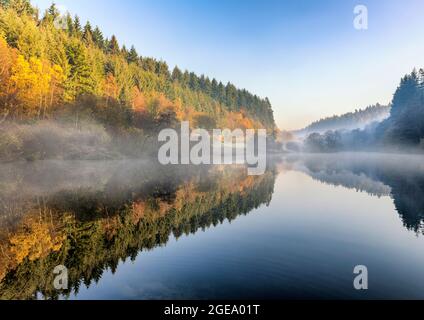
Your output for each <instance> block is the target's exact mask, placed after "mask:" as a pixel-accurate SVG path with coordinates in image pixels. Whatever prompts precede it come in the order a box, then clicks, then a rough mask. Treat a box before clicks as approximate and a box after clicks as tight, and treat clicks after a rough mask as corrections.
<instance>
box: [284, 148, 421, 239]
mask: <svg viewBox="0 0 424 320" xmlns="http://www.w3.org/2000/svg"><path fill="white" fill-rule="evenodd" d="M286 163H289V164H291V165H292V166H293V169H295V170H299V171H302V172H304V173H306V174H308V175H309V176H311V177H312V178H314V179H316V180H318V181H321V182H324V183H328V184H331V185H336V186H339V185H340V186H343V187H345V188H349V189H355V190H356V191H364V192H366V193H368V194H370V195H373V196H378V197H382V196H390V197H391V198H392V199H393V201H394V205H395V208H396V210H397V212H398V213H399V215H400V217H401V219H402V221H403V223H404V225H405V227H406V228H407V229H408V230H412V231H415V232H420V233H423V232H424V229H423V221H424V158H423V157H422V156H420V155H391V154H387V155H381V154H372V153H371V154H369V153H367V154H361V153H347V154H339V155H307V156H302V157H288V158H286Z"/></svg>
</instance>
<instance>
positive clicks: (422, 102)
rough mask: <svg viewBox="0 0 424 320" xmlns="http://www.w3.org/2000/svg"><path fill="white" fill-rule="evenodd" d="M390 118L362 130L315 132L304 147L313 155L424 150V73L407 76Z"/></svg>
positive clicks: (422, 71)
mask: <svg viewBox="0 0 424 320" xmlns="http://www.w3.org/2000/svg"><path fill="white" fill-rule="evenodd" d="M391 106H392V107H391V110H390V115H389V117H388V118H387V119H386V120H384V121H382V122H380V123H374V124H373V125H369V126H368V127H366V128H365V129H363V130H360V129H356V130H352V131H344V132H342V131H337V130H335V131H328V132H326V133H324V134H320V133H313V134H311V135H309V136H308V137H307V138H306V140H305V147H306V149H307V150H308V151H313V152H336V151H343V150H393V151H399V150H401V151H413V152H422V151H423V150H424V70H423V69H420V70H419V71H416V70H414V71H413V72H412V73H411V74H408V75H406V76H404V77H403V78H402V79H401V81H400V85H399V87H398V88H397V90H396V92H395V94H394V96H393V101H392V104H391Z"/></svg>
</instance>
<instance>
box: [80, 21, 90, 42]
mask: <svg viewBox="0 0 424 320" xmlns="http://www.w3.org/2000/svg"><path fill="white" fill-rule="evenodd" d="M82 38H83V40H84V41H85V43H87V44H89V43H92V42H93V29H92V28H91V24H90V22H89V21H87V23H86V24H85V26H84V32H83V35H82Z"/></svg>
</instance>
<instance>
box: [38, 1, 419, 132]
mask: <svg viewBox="0 0 424 320" xmlns="http://www.w3.org/2000/svg"><path fill="white" fill-rule="evenodd" d="M51 2H52V0H32V3H33V4H34V5H36V6H38V7H39V8H40V9H41V10H44V9H45V8H47V7H48V6H49V5H50V4H51ZM55 3H56V4H57V5H58V6H59V8H61V9H62V10H68V11H69V12H71V13H72V14H78V15H79V16H80V18H81V20H82V22H85V21H86V20H87V19H88V20H90V22H91V24H92V25H99V27H100V28H101V29H102V31H103V32H104V34H105V36H109V37H110V35H112V34H115V35H116V36H117V37H118V40H119V42H120V44H125V45H126V46H127V47H130V46H131V44H134V45H135V47H136V49H137V51H138V52H139V54H141V55H143V56H152V57H155V58H158V59H163V60H165V61H166V62H167V63H168V64H169V65H170V68H173V67H174V66H175V65H178V66H179V67H180V68H182V69H188V70H190V71H195V72H196V73H198V74H205V75H207V76H209V77H215V78H216V79H218V80H220V81H222V82H224V83H226V82H228V81H230V82H232V83H234V84H235V85H236V86H237V87H239V88H246V89H248V90H249V91H251V92H252V93H256V94H258V95H259V96H262V97H269V99H270V100H271V103H272V105H273V108H274V112H275V119H276V122H277V125H278V126H279V127H280V128H282V129H296V128H300V127H303V126H305V125H307V124H308V123H309V122H311V121H313V120H317V119H319V118H321V117H325V116H330V115H333V114H342V113H345V112H349V111H353V110H355V109H357V108H364V107H366V106H368V105H371V104H375V103H377V102H380V103H388V102H389V101H390V100H391V98H392V95H393V93H394V90H395V89H396V87H397V85H398V84H399V81H400V78H401V77H402V76H403V75H404V74H406V73H409V72H411V71H412V69H413V68H414V67H417V68H420V67H424V41H423V38H424V37H423V35H424V31H423V28H422V26H423V17H422V13H423V12H424V1H422V0H402V1H401V0H361V1H359V0H344V1H340V0H321V1H316V0H290V1H289V0H268V1H260V0H107V1H105V0H89V1H87V0H56V1H55ZM358 4H363V5H366V6H367V8H368V11H369V12H368V14H369V17H368V20H369V21H368V22H369V28H368V30H362V31H358V30H356V29H355V28H354V27H353V20H354V13H353V10H354V7H355V6H356V5H358Z"/></svg>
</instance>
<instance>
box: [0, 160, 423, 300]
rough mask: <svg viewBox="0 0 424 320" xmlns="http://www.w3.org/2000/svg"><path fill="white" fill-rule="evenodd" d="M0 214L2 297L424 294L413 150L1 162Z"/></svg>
mask: <svg viewBox="0 0 424 320" xmlns="http://www.w3.org/2000/svg"><path fill="white" fill-rule="evenodd" d="M0 212H1V216H0V249H1V250H0V281H1V282H0V299H45V298H50V299H382V298H386V299H395V298H396V299H404V298H405V299H406V298H410V299H411V298H412V299H422V298H424V237H423V221H424V157H422V156H418V155H390V154H377V153H375V154H365V153H345V154H331V155H319V154H318V155H287V156H278V157H277V156H276V157H273V158H272V159H269V164H268V170H267V172H266V173H265V174H264V175H261V176H248V175H247V174H246V168H244V167H243V166H211V167H207V166H203V167H189V166H185V167H184V166H181V167H180V166H178V167H165V166H160V165H158V164H155V163H152V162H149V161H109V162H95V161H92V162H88V161H87V162H80V161H75V162H72V161H69V162H66V161H62V162H61V161H43V162H34V163H15V164H3V165H0ZM58 265H63V266H65V267H66V268H67V270H68V287H69V290H67V291H65V292H63V291H60V290H59V291H58V290H56V289H55V287H54V280H55V277H56V275H55V274H54V273H53V270H54V268H55V267H56V266H58ZM358 265H363V266H366V267H367V269H368V276H369V285H368V287H369V289H368V290H356V289H355V288H354V285H353V281H354V278H355V277H356V275H355V274H354V273H353V270H354V268H355V266H358Z"/></svg>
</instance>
